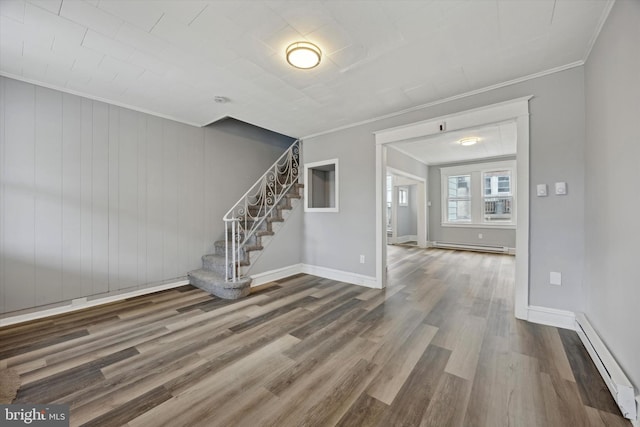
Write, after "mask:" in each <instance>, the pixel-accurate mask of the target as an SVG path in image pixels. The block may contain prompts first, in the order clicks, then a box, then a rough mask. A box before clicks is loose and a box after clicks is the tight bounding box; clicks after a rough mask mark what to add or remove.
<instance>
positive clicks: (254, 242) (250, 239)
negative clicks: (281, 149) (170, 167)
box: [188, 141, 303, 299]
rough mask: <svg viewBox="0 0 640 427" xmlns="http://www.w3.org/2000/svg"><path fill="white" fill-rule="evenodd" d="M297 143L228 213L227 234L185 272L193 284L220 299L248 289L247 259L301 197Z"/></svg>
mask: <svg viewBox="0 0 640 427" xmlns="http://www.w3.org/2000/svg"><path fill="white" fill-rule="evenodd" d="M299 165H300V142H299V141H295V142H294V143H293V144H292V145H291V147H289V148H288V149H287V151H286V152H285V153H283V154H282V156H280V158H279V159H278V160H276V162H275V163H274V164H273V165H271V167H270V168H269V169H267V171H266V172H265V173H264V175H262V176H261V177H260V178H259V179H258V181H256V183H255V184H254V185H253V186H252V187H251V188H250V189H249V191H247V192H246V193H245V195H244V196H242V198H240V200H238V202H237V203H236V204H235V205H234V206H233V207H232V208H231V209H229V211H228V212H227V213H226V215H225V216H224V218H223V221H224V223H225V239H224V240H220V241H217V242H215V244H214V248H215V249H214V253H213V254H208V255H204V256H203V257H202V268H201V269H200V270H195V271H191V272H189V274H188V277H189V281H190V283H191V284H192V285H194V286H197V287H199V288H200V289H203V290H205V291H207V292H209V293H210V294H212V295H215V296H217V297H220V298H224V299H238V298H242V297H244V296H247V295H248V294H249V292H250V291H251V277H249V276H248V273H249V271H250V270H251V267H252V264H251V260H252V259H253V260H254V262H255V260H256V259H257V258H258V257H259V256H260V254H261V253H262V251H264V250H265V248H266V245H267V240H269V239H270V238H271V236H273V235H274V234H275V233H276V231H277V228H278V227H276V226H274V225H275V224H276V223H281V222H284V221H285V219H286V215H283V212H285V211H290V210H291V209H293V208H294V206H295V203H296V202H295V200H299V199H301V198H302V196H301V190H302V189H303V185H302V184H299V183H298V177H299Z"/></svg>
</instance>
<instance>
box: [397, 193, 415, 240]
mask: <svg viewBox="0 0 640 427" xmlns="http://www.w3.org/2000/svg"><path fill="white" fill-rule="evenodd" d="M401 187H406V188H407V189H408V190H409V200H408V203H407V206H400V205H398V209H397V213H398V219H397V223H396V226H397V227H398V230H397V231H396V236H397V237H403V236H415V235H417V234H418V204H417V203H416V202H417V197H418V192H417V188H418V186H417V185H408V186H407V185H403V186H401ZM397 191H398V187H396V188H395V191H394V194H395V198H396V202H397V201H398V194H397Z"/></svg>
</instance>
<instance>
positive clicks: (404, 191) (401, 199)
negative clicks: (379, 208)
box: [398, 187, 409, 206]
mask: <svg viewBox="0 0 640 427" xmlns="http://www.w3.org/2000/svg"><path fill="white" fill-rule="evenodd" d="M398 206H409V189H408V188H407V187H398Z"/></svg>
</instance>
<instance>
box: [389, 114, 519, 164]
mask: <svg viewBox="0 0 640 427" xmlns="http://www.w3.org/2000/svg"><path fill="white" fill-rule="evenodd" d="M470 137H475V138H478V139H479V142H478V143H476V144H475V145H469V146H462V145H460V144H459V143H458V141H460V140H461V139H462V138H470ZM516 142H517V139H516V124H515V122H508V123H499V124H494V125H488V126H484V127H481V128H476V129H465V130H460V131H453V132H447V133H443V134H441V135H436V136H432V137H426V138H416V139H412V140H411V141H406V142H399V143H395V144H393V145H392V147H393V148H396V149H398V150H399V151H401V152H403V153H405V154H408V155H410V156H411V157H413V158H415V159H418V160H420V161H421V162H422V163H425V164H427V165H438V164H443V163H454V162H464V161H468V160H477V159H486V158H494V157H504V156H513V155H515V154H516Z"/></svg>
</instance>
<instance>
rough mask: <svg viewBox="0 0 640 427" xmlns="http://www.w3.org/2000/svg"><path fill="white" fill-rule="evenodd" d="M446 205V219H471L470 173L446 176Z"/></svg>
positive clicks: (451, 220) (458, 220) (450, 220)
mask: <svg viewBox="0 0 640 427" xmlns="http://www.w3.org/2000/svg"><path fill="white" fill-rule="evenodd" d="M447 207H448V208H447V221H449V222H470V221H471V175H457V176H449V177H448V179H447Z"/></svg>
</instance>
